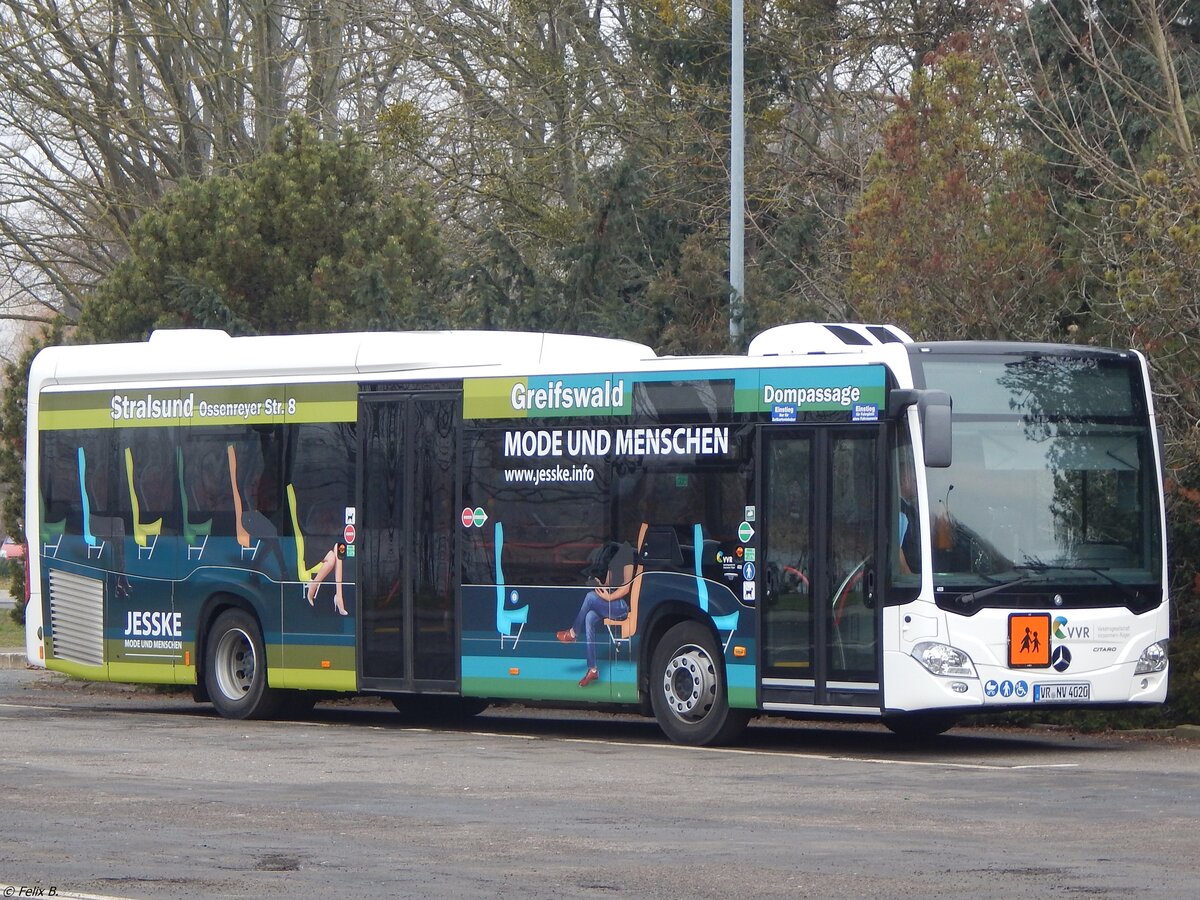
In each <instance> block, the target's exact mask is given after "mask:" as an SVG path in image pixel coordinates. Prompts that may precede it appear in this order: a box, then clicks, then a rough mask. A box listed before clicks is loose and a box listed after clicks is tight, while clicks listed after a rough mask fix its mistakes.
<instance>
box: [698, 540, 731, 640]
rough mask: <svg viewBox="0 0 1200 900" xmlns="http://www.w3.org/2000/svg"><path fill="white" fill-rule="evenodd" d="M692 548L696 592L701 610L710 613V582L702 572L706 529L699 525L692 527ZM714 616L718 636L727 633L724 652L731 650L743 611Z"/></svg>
mask: <svg viewBox="0 0 1200 900" xmlns="http://www.w3.org/2000/svg"><path fill="white" fill-rule="evenodd" d="M692 546H693V547H694V548H695V556H696V590H697V599H698V600H699V602H700V608H701V609H702V610H704V611H705V612H708V582H707V581H705V580H704V574H703V572H702V571H701V566H702V565H703V562H704V529H703V528H701V527H700V524H699V523H696V524H695V525H693V526H692ZM709 615H710V616H712V620H713V625H714V626H715V627H716V629H717V634H718V635H719V634H720V633H721V632H727V633H726V635H725V640H724V641H723V642H722V644H721V648H722V649H723V650H728V649H729V642H730V641H732V640H733V633H734V632H735V631H737V626H738V619H739V618H741V615H742V613H741V611H740V610H736V609H735V610H734V611H733V612H731V613H729V614H728V615H724V616H713V615H712V613H709Z"/></svg>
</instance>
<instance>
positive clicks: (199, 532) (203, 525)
mask: <svg viewBox="0 0 1200 900" xmlns="http://www.w3.org/2000/svg"><path fill="white" fill-rule="evenodd" d="M175 471H176V473H177V474H178V476H179V509H180V511H181V512H182V520H183V539H184V540H185V541H187V558H188V559H191V558H192V556H193V554H195V558H196V559H197V560H199V559H202V558H203V557H204V548H205V547H207V546H208V536H209V534H210V533H211V532H212V523H213V520H212V519H209V520H208V521H207V522H193V521H192V520H191V519H190V518H188V492H187V478H186V477H185V476H184V471H183V448H182V447H176V448H175Z"/></svg>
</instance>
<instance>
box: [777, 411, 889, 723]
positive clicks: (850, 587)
mask: <svg viewBox="0 0 1200 900" xmlns="http://www.w3.org/2000/svg"><path fill="white" fill-rule="evenodd" d="M881 432H882V428H881V426H878V425H861V426H860V425H855V426H850V427H836V426H829V427H812V428H805V427H794V428H791V427H789V428H780V427H778V426H775V427H766V428H763V429H762V431H761V434H762V444H761V447H762V454H763V458H762V463H763V465H762V470H761V471H762V473H763V477H762V480H761V483H760V493H759V498H760V500H759V510H760V520H761V522H762V531H763V535H762V538H763V561H764V565H763V566H762V569H763V572H764V577H765V579H766V583H765V584H764V585H763V587H764V597H763V601H762V640H761V647H762V658H761V671H762V702H763V705H764V708H767V709H774V710H777V711H786V710H788V709H796V710H802V709H804V708H805V707H811V706H824V707H843V708H846V709H847V710H848V711H850V710H851V709H855V708H862V709H863V710H864V712H865V711H866V710H867V709H871V710H878V708H879V700H880V692H879V623H880V619H881V616H880V614H879V610H878V609H877V606H878V604H877V602H876V600H877V591H876V589H875V584H876V578H875V560H877V559H878V558H880V557H879V553H878V548H877V543H878V540H879V533H880V529H879V527H878V524H877V523H878V506H879V490H878V488H879V477H878V472H879V471H880V464H881V460H882V459H883V456H882V453H881V450H882V442H881Z"/></svg>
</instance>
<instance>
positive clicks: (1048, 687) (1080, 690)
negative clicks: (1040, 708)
mask: <svg viewBox="0 0 1200 900" xmlns="http://www.w3.org/2000/svg"><path fill="white" fill-rule="evenodd" d="M1091 699H1092V686H1091V685H1090V684H1086V683H1079V684H1035V685H1034V686H1033V702H1034V703H1075V702H1078V701H1080V700H1091Z"/></svg>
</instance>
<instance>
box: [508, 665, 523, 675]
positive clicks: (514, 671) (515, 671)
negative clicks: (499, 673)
mask: <svg viewBox="0 0 1200 900" xmlns="http://www.w3.org/2000/svg"><path fill="white" fill-rule="evenodd" d="M508 674H509V675H520V674H521V670H520V669H518V668H517V667H516V666H514V667H513V668H511V669H509V670H508Z"/></svg>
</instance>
